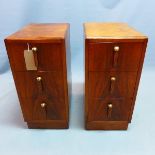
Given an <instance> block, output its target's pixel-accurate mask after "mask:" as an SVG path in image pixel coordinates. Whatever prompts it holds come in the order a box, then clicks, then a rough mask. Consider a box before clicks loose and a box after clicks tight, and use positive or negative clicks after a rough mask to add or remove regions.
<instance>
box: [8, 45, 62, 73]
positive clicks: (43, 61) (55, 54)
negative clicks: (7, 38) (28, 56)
mask: <svg viewBox="0 0 155 155" xmlns="http://www.w3.org/2000/svg"><path fill="white" fill-rule="evenodd" d="M34 47H35V49H36V51H33V52H34V56H35V61H37V64H36V66H37V70H39V71H55V70H56V71H58V70H62V53H61V44H60V43H57V44H54V43H53V44H52V43H37V44H32V43H29V49H30V50H31V49H32V48H34ZM27 49H28V45H27V43H10V44H9V50H8V54H9V56H10V59H12V61H11V62H12V63H13V64H12V65H13V68H14V70H15V71H27V69H26V62H25V58H24V50H27Z"/></svg>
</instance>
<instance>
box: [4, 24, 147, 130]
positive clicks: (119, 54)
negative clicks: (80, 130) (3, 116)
mask: <svg viewBox="0 0 155 155" xmlns="http://www.w3.org/2000/svg"><path fill="white" fill-rule="evenodd" d="M84 33H85V94H84V98H85V128H86V129H88V130H125V129H127V127H128V123H130V122H131V117H132V113H133V109H134V105H135V100H136V94H137V90H138V85H139V81H140V76H141V71H142V66H143V61H144V56H145V51H146V46H147V40H148V38H147V37H146V36H144V35H143V34H141V33H139V32H137V31H136V30H134V29H133V28H131V27H129V26H128V25H127V24H125V23H85V24H84ZM69 36H70V34H69V24H66V23H62V24H60V23H59V24H56V23H55V24H54V23H53V24H30V25H27V26H26V27H24V28H23V29H21V30H20V31H18V32H16V33H14V34H13V35H11V36H9V37H7V38H6V39H5V44H6V49H7V53H8V57H9V61H10V66H11V70H12V73H13V77H14V81H15V86H16V89H17V93H18V97H19V101H20V105H21V109H22V112H23V116H24V120H25V121H26V122H27V125H28V127H29V128H50V129H63V128H68V127H69V103H70V102H71V99H70V98H71V53H70V37H69Z"/></svg>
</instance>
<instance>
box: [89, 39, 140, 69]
mask: <svg viewBox="0 0 155 155" xmlns="http://www.w3.org/2000/svg"><path fill="white" fill-rule="evenodd" d="M88 46H89V47H88V59H89V60H88V63H89V71H109V70H116V71H117V70H118V71H137V70H138V67H139V62H140V59H141V54H142V52H143V51H142V46H143V43H140V42H124V43H111V42H110V43H109V42H107V43H106V42H105V43H103V42H101V43H90V44H88Z"/></svg>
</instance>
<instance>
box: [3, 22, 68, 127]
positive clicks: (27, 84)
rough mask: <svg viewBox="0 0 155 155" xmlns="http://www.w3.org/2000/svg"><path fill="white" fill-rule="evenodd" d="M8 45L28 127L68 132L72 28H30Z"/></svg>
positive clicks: (9, 40)
mask: <svg viewBox="0 0 155 155" xmlns="http://www.w3.org/2000/svg"><path fill="white" fill-rule="evenodd" d="M5 44H6V49H7V53H8V57H9V61H10V65H11V69H12V73H13V77H14V81H15V85H16V89H17V93H18V97H19V101H20V105H21V109H22V112H23V116H24V120H25V121H26V122H27V125H28V127H29V128H68V123H69V102H70V91H71V66H70V45H69V24H65V23H62V24H56V23H53V24H29V25H27V26H25V27H24V28H23V29H21V30H20V31H18V32H16V33H14V34H13V35H11V36H9V37H7V38H6V39H5Z"/></svg>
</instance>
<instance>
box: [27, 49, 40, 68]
mask: <svg viewBox="0 0 155 155" xmlns="http://www.w3.org/2000/svg"><path fill="white" fill-rule="evenodd" d="M24 58H25V64H26V69H27V70H37V67H36V65H35V59H34V53H33V51H32V50H24Z"/></svg>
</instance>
